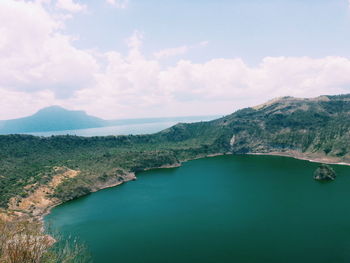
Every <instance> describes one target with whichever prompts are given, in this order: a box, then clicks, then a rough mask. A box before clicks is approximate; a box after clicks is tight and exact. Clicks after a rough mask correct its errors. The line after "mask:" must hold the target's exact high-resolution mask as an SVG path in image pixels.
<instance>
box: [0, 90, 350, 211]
mask: <svg viewBox="0 0 350 263" xmlns="http://www.w3.org/2000/svg"><path fill="white" fill-rule="evenodd" d="M349 131H350V95H341V96H321V97H318V98H313V99H298V98H292V97H283V98H279V99H275V100H273V101H270V102H268V103H265V104H263V105H259V106H257V107H254V108H246V109H242V110H239V111H237V112H235V113H233V114H231V115H228V116H225V117H223V118H220V119H217V120H214V121H209V122H198V123H192V124H185V123H180V124H178V125H175V126H173V127H171V128H168V129H166V130H164V131H162V132H159V133H156V134H152V135H139V136H132V135H129V136H107V137H91V138H84V137H77V136H53V137H50V138H39V137H34V136H25V135H22V136H21V135H8V136H0V206H2V207H6V206H7V205H8V202H9V200H10V199H11V198H16V200H18V202H20V200H21V198H22V199H23V198H25V197H27V196H30V194H31V193H32V192H33V191H36V189H38V188H40V187H41V186H42V185H47V184H48V183H49V182H50V181H51V180H52V178H53V177H54V176H55V172H54V170H53V168H54V167H67V169H72V170H76V171H80V172H79V174H78V175H77V176H76V177H74V178H69V179H67V180H64V181H63V182H62V183H61V184H59V185H58V186H57V187H56V188H55V190H54V191H53V194H52V198H55V199H56V200H60V201H66V200H70V199H73V198H76V197H79V196H81V195H85V194H88V193H89V192H92V191H96V190H98V189H99V188H102V186H103V187H106V185H108V182H114V183H115V182H116V180H117V181H118V180H120V181H121V182H122V181H123V180H124V179H123V178H124V177H125V175H128V174H130V173H135V172H137V171H141V170H145V169H150V168H156V167H168V166H178V165H179V164H180V163H181V162H182V161H185V160H189V159H194V158H199V157H204V156H210V155H213V154H228V153H230V154H231V153H233V154H247V153H265V154H279V155H288V156H293V157H297V158H312V159H316V160H319V161H324V162H349V163H350V140H349V139H350V132H349ZM28 185H30V187H29V186H28ZM99 185H100V186H101V187H97V186H99ZM11 200H14V199H11ZM12 203H13V202H12Z"/></svg>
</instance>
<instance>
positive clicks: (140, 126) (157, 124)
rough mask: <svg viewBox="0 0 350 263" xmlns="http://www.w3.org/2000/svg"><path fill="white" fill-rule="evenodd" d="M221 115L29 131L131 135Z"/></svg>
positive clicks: (33, 133) (208, 119)
mask: <svg viewBox="0 0 350 263" xmlns="http://www.w3.org/2000/svg"><path fill="white" fill-rule="evenodd" d="M218 117H219V116H203V117H187V118H185V117H183V118H179V119H176V118H171V119H172V120H171V121H166V119H165V121H160V120H159V119H155V120H154V121H152V120H149V119H139V120H135V121H134V122H130V120H129V122H128V123H125V124H123V121H120V124H119V125H115V126H109V127H101V128H90V129H79V130H64V131H49V132H32V133H28V134H31V135H35V136H44V137H48V136H51V135H77V136H85V137H91V136H108V135H129V134H133V135H136V134H150V133H155V132H159V131H161V130H164V129H166V128H169V127H171V126H173V125H175V124H177V123H179V122H185V123H192V122H198V121H210V120H213V119H216V118H218Z"/></svg>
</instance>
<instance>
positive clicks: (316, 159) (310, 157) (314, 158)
mask: <svg viewBox="0 0 350 263" xmlns="http://www.w3.org/2000/svg"><path fill="white" fill-rule="evenodd" d="M247 154H248V155H272V156H283V157H290V158H294V159H298V160H303V161H309V162H313V163H324V164H336V165H349V166H350V162H345V161H344V160H343V159H341V158H336V157H329V156H321V155H318V154H310V153H309V154H305V153H301V152H297V151H288V152H266V153H264V152H262V153H255V152H249V153H247Z"/></svg>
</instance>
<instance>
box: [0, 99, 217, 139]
mask: <svg viewBox="0 0 350 263" xmlns="http://www.w3.org/2000/svg"><path fill="white" fill-rule="evenodd" d="M217 117H218V116H186V117H165V118H142V119H120V120H103V119H100V118H97V117H93V116H89V115H87V114H86V113H85V112H84V111H72V110H66V109H64V108H62V107H60V106H51V107H47V108H43V109H41V110H39V111H38V112H37V113H35V114H34V115H31V116H28V117H24V118H19V119H13V120H3V121H0V134H14V133H17V134H25V133H39V132H52V131H68V130H79V129H89V128H100V127H109V126H118V125H133V124H147V123H157V122H195V121H203V120H211V119H215V118H217Z"/></svg>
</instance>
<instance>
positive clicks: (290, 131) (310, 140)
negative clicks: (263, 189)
mask: <svg viewBox="0 0 350 263" xmlns="http://www.w3.org/2000/svg"><path fill="white" fill-rule="evenodd" d="M225 120H226V122H228V123H229V124H228V126H229V127H230V130H231V132H232V136H234V142H232V143H231V151H232V152H233V153H271V152H276V153H286V154H290V155H300V156H313V157H316V158H326V159H330V160H339V161H344V162H349V161H350V155H349V154H350V140H349V139H350V132H349V131H350V96H349V95H344V96H322V97H318V98H315V99H296V98H291V97H285V98H281V99H279V100H275V101H273V102H271V103H267V104H264V105H261V106H259V107H256V108H248V109H243V110H241V111H238V112H236V113H234V114H232V115H230V116H227V117H226V118H223V119H222V120H221V121H225Z"/></svg>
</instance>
